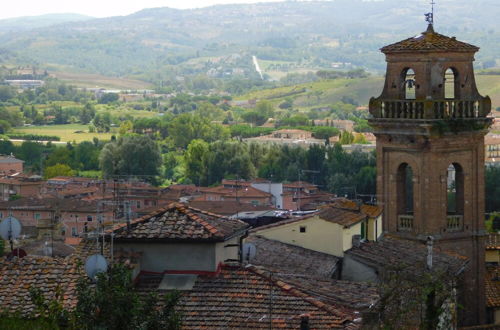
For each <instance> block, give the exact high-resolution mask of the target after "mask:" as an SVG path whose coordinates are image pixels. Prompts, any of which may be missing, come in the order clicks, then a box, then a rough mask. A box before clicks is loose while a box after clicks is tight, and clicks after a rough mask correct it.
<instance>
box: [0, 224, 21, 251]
mask: <svg viewBox="0 0 500 330" xmlns="http://www.w3.org/2000/svg"><path fill="white" fill-rule="evenodd" d="M21 229H22V226H21V223H20V222H19V220H17V219H16V218H14V217H13V216H9V217H7V218H5V219H3V220H2V222H0V236H1V237H2V238H3V239H4V240H6V241H9V242H10V250H11V251H14V240H15V239H17V238H18V237H19V235H21Z"/></svg>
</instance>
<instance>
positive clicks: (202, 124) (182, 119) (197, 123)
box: [168, 113, 230, 148]
mask: <svg viewBox="0 0 500 330" xmlns="http://www.w3.org/2000/svg"><path fill="white" fill-rule="evenodd" d="M168 132H169V136H170V138H171V139H172V141H173V143H174V145H175V146H176V147H180V148H187V146H188V145H189V143H190V142H191V141H192V140H195V139H201V140H203V141H206V142H213V141H218V140H226V139H228V138H229V135H230V133H229V129H228V128H226V127H224V126H222V125H219V124H212V123H211V122H210V121H209V120H208V119H207V118H203V117H201V116H198V115H194V114H188V113H186V114H181V115H179V116H177V117H175V118H174V119H173V120H172V121H171V122H170V124H169V128H168Z"/></svg>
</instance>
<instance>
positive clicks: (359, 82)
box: [237, 75, 500, 109]
mask: <svg viewBox="0 0 500 330" xmlns="http://www.w3.org/2000/svg"><path fill="white" fill-rule="evenodd" d="M476 81H477V85H478V88H479V91H480V93H481V94H482V95H488V96H490V97H491V99H492V103H493V109H496V108H497V107H500V75H477V76H476ZM383 85H384V78H383V77H380V76H376V77H369V78H360V79H335V80H322V81H316V82H312V83H307V84H299V85H295V86H288V87H280V88H271V89H264V90H260V91H255V92H251V93H247V94H245V95H242V96H240V97H238V98H237V99H239V100H251V99H257V100H262V99H265V100H269V101H271V102H273V103H274V104H279V103H281V102H283V101H284V100H285V99H287V98H289V99H292V100H293V105H294V107H297V108H299V109H310V108H315V107H322V106H328V105H331V104H333V103H336V102H341V101H346V98H347V99H349V100H350V101H351V102H353V103H355V104H358V105H368V101H369V100H370V98H371V97H372V96H373V97H377V96H379V95H380V93H381V92H382V88H383Z"/></svg>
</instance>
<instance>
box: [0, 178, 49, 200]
mask: <svg viewBox="0 0 500 330" xmlns="http://www.w3.org/2000/svg"><path fill="white" fill-rule="evenodd" d="M43 183H44V181H42V180H41V178H40V177H26V176H19V177H17V176H14V177H12V176H10V177H3V178H0V200H2V201H8V200H10V199H11V198H12V196H22V197H39V196H40V192H41V189H42V185H43Z"/></svg>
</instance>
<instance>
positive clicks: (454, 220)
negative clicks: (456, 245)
mask: <svg viewBox="0 0 500 330" xmlns="http://www.w3.org/2000/svg"><path fill="white" fill-rule="evenodd" d="M463 228H464V216H463V215H448V216H446V231H447V232H455V231H462V230H463Z"/></svg>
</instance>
